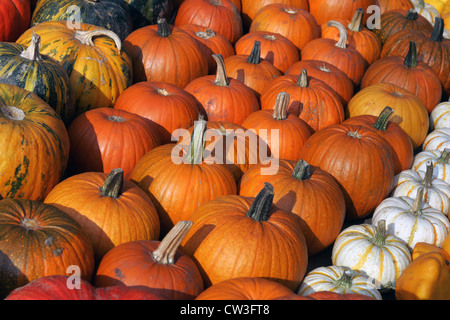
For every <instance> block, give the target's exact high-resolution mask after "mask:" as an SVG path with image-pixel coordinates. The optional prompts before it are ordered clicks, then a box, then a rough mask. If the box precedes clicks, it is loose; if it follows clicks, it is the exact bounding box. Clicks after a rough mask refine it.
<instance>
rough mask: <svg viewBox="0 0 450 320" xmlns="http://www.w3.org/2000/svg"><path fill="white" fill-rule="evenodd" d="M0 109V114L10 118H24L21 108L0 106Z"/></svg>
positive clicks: (19, 119) (17, 119) (18, 119)
mask: <svg viewBox="0 0 450 320" xmlns="http://www.w3.org/2000/svg"><path fill="white" fill-rule="evenodd" d="M0 110H1V112H2V114H3V115H4V116H5V117H6V118H8V119H10V120H15V121H21V120H23V119H25V112H23V110H21V109H19V108H16V107H11V106H2V107H0Z"/></svg>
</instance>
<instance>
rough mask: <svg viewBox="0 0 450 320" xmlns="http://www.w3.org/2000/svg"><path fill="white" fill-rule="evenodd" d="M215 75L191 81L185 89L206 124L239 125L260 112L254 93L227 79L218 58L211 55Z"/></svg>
mask: <svg viewBox="0 0 450 320" xmlns="http://www.w3.org/2000/svg"><path fill="white" fill-rule="evenodd" d="M213 57H214V60H215V61H216V64H217V72H216V74H215V75H208V76H203V77H199V78H197V79H194V80H192V81H191V82H190V83H189V84H188V85H187V86H186V87H185V88H184V90H186V91H187V92H189V93H190V94H192V95H193V96H194V97H195V98H197V100H198V101H199V102H200V105H201V107H202V108H203V109H201V110H204V114H205V115H206V118H207V120H208V121H227V122H233V123H235V124H237V125H241V124H242V121H244V119H245V118H246V117H248V115H249V114H251V113H252V112H255V111H257V110H259V109H260V105H259V101H258V98H257V97H256V94H255V92H254V91H253V89H251V88H249V87H248V86H247V85H245V84H244V83H242V82H241V81H239V80H236V79H233V78H230V77H228V75H227V70H226V67H225V61H224V58H223V56H222V55H221V54H214V55H213Z"/></svg>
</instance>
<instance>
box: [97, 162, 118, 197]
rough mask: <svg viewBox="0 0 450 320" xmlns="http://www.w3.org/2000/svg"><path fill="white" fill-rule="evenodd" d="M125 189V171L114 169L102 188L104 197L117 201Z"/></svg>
mask: <svg viewBox="0 0 450 320" xmlns="http://www.w3.org/2000/svg"><path fill="white" fill-rule="evenodd" d="M122 189H123V169H121V168H118V169H113V170H111V172H110V173H109V174H108V176H107V177H106V179H105V182H104V183H103V186H102V187H101V188H100V191H101V194H102V197H111V198H113V199H117V198H119V197H120V195H121V194H122Z"/></svg>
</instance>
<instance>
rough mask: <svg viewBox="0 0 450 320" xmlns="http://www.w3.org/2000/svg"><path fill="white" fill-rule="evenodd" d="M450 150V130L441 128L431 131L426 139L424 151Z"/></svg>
mask: <svg viewBox="0 0 450 320" xmlns="http://www.w3.org/2000/svg"><path fill="white" fill-rule="evenodd" d="M448 148H450V128H441V129H436V130H433V131H431V132H430V133H429V134H428V135H427V137H426V138H425V140H424V142H423V145H422V149H423V150H439V151H444V149H448Z"/></svg>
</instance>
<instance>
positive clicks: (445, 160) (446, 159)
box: [436, 148, 450, 164]
mask: <svg viewBox="0 0 450 320" xmlns="http://www.w3.org/2000/svg"><path fill="white" fill-rule="evenodd" d="M436 162H439V163H442V164H449V163H450V149H449V148H445V149H444V151H442V153H441V156H440V157H439V158H437V159H436Z"/></svg>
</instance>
